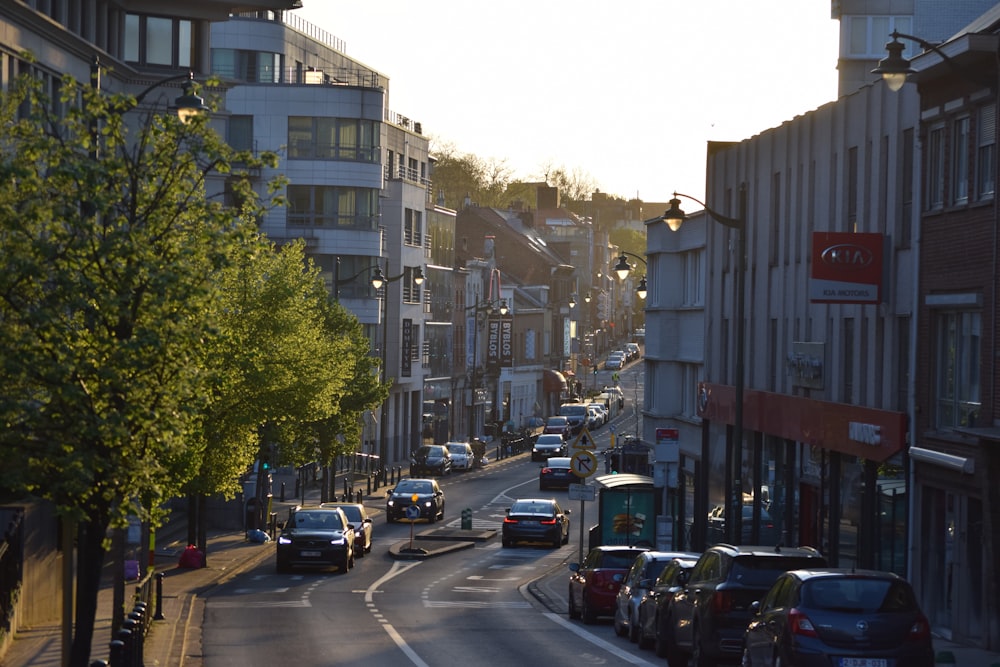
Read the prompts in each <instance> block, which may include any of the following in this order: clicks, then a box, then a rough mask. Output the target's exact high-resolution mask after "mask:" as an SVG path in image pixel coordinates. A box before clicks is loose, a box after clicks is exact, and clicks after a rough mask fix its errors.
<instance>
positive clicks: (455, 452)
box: [445, 442, 476, 470]
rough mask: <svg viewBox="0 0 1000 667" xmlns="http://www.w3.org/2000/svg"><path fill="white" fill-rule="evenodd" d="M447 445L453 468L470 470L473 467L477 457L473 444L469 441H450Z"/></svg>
mask: <svg viewBox="0 0 1000 667" xmlns="http://www.w3.org/2000/svg"><path fill="white" fill-rule="evenodd" d="M445 447H447V448H448V453H449V454H451V469H452V470H468V469H469V468H471V467H472V462H473V461H474V460H475V458H476V457H475V455H474V454H473V453H472V445H470V444H469V443H467V442H449V443H446V444H445Z"/></svg>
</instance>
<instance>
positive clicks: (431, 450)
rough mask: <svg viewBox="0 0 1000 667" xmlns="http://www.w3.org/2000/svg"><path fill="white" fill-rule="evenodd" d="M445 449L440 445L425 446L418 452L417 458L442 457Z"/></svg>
mask: <svg viewBox="0 0 1000 667" xmlns="http://www.w3.org/2000/svg"><path fill="white" fill-rule="evenodd" d="M443 453H444V447H440V446H438V445H424V446H423V447H421V448H420V449H418V450H417V456H442V455H443Z"/></svg>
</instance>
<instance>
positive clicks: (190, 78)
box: [90, 57, 211, 124]
mask: <svg viewBox="0 0 1000 667" xmlns="http://www.w3.org/2000/svg"><path fill="white" fill-rule="evenodd" d="M182 79H186V80H187V83H186V84H185V85H184V88H183V91H184V93H183V94H182V95H180V96H179V97H177V98H176V99H175V100H174V103H173V105H171V106H170V107H169V108H170V109H173V110H174V111H175V112H176V113H177V117H178V118H179V119H180V120H181V122H182V123H185V124H187V123H190V122H191V120H193V119H194V118H195V116H199V115H201V114H203V113H207V112H209V111H211V109H209V107H208V106H206V105H205V100H204V99H203V98H202V97H200V96H199V95H198V94H197V92H196V82H195V80H194V72H190V71H189V72H185V73H184V74H177V75H175V76H168V77H166V78H164V79H160V80H159V81H157V82H155V83H153V84H152V85H150V86H148V87H147V88H146V89H145V90H143V91H142V92H140V93H139V94H138V95H136V96H135V105H134V106H132V107H129V108H128V109H123V110H122V111H121V112H120V113H124V112H125V111H131V110H132V109H134V108H135V107H137V106H139V105H140V104H142V101H143V100H144V99H145V98H146V95H148V94H149V93H151V92H152V91H153V90H155V89H157V88H159V87H160V86H162V85H163V84H165V83H172V82H174V81H181V80H182ZM90 85H91V86H92V87H93V88H94V90H100V88H101V61H100V59H99V58H97V57H95V58H94V60H93V62H91V64H90Z"/></svg>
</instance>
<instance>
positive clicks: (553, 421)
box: [549, 417, 566, 426]
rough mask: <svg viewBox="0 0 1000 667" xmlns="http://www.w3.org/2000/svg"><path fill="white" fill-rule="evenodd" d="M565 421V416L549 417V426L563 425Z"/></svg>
mask: <svg viewBox="0 0 1000 667" xmlns="http://www.w3.org/2000/svg"><path fill="white" fill-rule="evenodd" d="M565 423H566V418H565V417H549V426H563V425H564V424H565Z"/></svg>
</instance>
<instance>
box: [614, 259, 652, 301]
mask: <svg viewBox="0 0 1000 667" xmlns="http://www.w3.org/2000/svg"><path fill="white" fill-rule="evenodd" d="M626 255H627V256H628V257H632V258H634V259H637V260H639V261H640V262H642V266H643V267H644V268H645V267H646V266H647V265H646V260H644V259H643V258H642V257H640V256H639V255H636V254H633V253H631V252H625V251H624V250H622V251H621V255H619V257H618V263H617V264H615V268H614V269H613V270H614V272H615V273H616V274H618V279H619V280H625V278H627V277H628V274H629V272H630V271H631V270H632V265H631V264H629V263H628V259H627V257H626ZM648 293H649V289H648V288H647V287H646V276H645V275H644V276H643V277H642V278H640V279H639V285H638V286H637V287H636V288H635V294H636V296H638V297H639V298H640V299H645V298H646V295H647V294H648Z"/></svg>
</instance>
